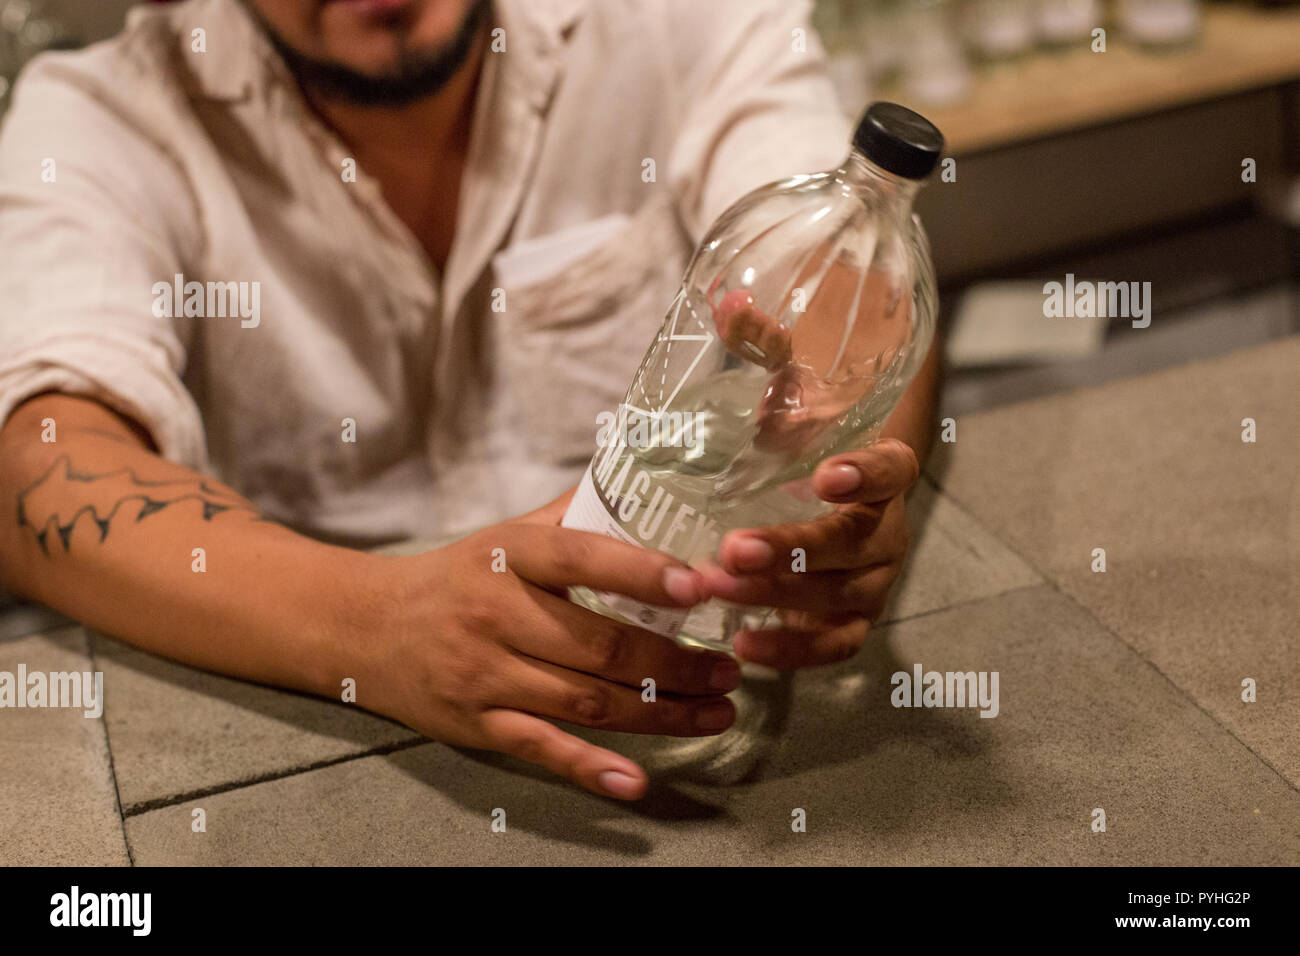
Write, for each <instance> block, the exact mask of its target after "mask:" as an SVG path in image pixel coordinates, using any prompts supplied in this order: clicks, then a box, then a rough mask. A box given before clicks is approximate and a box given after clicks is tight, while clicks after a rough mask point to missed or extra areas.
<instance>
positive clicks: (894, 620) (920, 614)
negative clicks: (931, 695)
mask: <svg viewBox="0 0 1300 956" xmlns="http://www.w3.org/2000/svg"><path fill="white" fill-rule="evenodd" d="M1046 583H1047V581H1046V580H1042V581H1031V582H1030V583H1029V584H1017V585H1016V586H1015V587H1010V588H1006V589H1005V590H1002V591H995V592H993V593H992V594H981V595H978V596H977V597H969V598H963V599H962V600H960V601H954V602H953V603H952V604H945V605H944V606H943V607H934V608H930V609H929V610H928V611H917V612H916V613H915V614H909V615H907V616H906V617H891V618H890V619H889V620H887V621H880V622H878V623H876V624H873V625H871V629H872V630H873V631H875V630H883V629H884V628H887V627H893V626H894V625H895V624H906V623H908V622H910V621H919V620H920V619H921V618H924V617H931V616H932V615H935V614H942V613H944V612H945V611H952V610H956V609H957V608H962V607H966V606H967V605H968V604H979V603H980V602H981V601H989V600H992V599H993V598H1000V597H1006V596H1007V595H1008V594H1016V593H1019V592H1020V591H1030V590H1033V589H1034V588H1041V587H1042V586H1043V585H1045V584H1046Z"/></svg>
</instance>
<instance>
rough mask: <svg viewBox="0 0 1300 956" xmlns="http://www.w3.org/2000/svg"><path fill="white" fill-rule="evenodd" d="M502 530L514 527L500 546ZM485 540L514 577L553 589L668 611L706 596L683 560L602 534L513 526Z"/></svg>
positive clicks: (489, 535) (493, 532)
mask: <svg viewBox="0 0 1300 956" xmlns="http://www.w3.org/2000/svg"><path fill="white" fill-rule="evenodd" d="M501 529H509V539H508V540H502V541H501V542H500V543H495V541H494V539H493V538H492V535H494V534H496V535H500V534H501V533H502V531H501ZM481 541H482V542H483V543H485V544H489V545H491V546H493V547H499V548H502V549H503V550H504V552H505V555H506V561H507V563H508V565H509V568H510V570H512V571H513V572H514V573H515V574H517V575H519V576H520V577H521V578H523V579H524V580H526V581H531V582H532V583H534V584H536V585H539V586H540V587H544V588H549V589H551V590H556V591H558V590H559V589H561V588H566V587H573V586H576V585H582V586H585V587H589V588H593V589H595V590H598V591H614V592H617V593H618V594H624V595H626V596H628V597H630V598H633V599H635V600H638V601H644V602H645V603H647V604H656V605H659V606H663V607H691V606H693V605H695V604H698V603H700V602H701V601H702V600H704V598H705V594H704V589H703V582H702V581H701V580H700V576H699V574H698V572H696V571H694V570H693V569H691V568H690V567H688V566H687V565H685V564H683V563H682V562H681V561H678V560H677V559H676V558H673V557H670V556H669V555H667V554H664V553H663V552H662V551H654V550H651V549H649V548H641V547H638V546H637V545H634V544H628V543H627V542H624V541H617V540H615V539H614V538H608V537H605V536H604V535H601V534H593V533H591V532H589V531H575V530H573V529H571V528H557V527H551V526H548V525H544V524H528V523H519V522H511V523H510V524H508V525H498V526H497V528H495V529H491V531H490V532H484V533H483V535H482V538H481Z"/></svg>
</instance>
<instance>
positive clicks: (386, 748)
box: [122, 737, 434, 820]
mask: <svg viewBox="0 0 1300 956" xmlns="http://www.w3.org/2000/svg"><path fill="white" fill-rule="evenodd" d="M433 742H434V741H432V740H430V739H429V738H428V737H417V738H415V739H414V740H403V741H398V742H397V743H394V744H384V745H383V746H382V747H372V748H371V749H369V750H363V751H360V752H358V753H353V754H344V755H343V756H341V757H330V758H328V759H326V760H318V761H316V762H315V763H309V764H303V765H301V766H297V767H289V768H287V769H285V770H272V771H269V772H267V773H263V774H259V775H257V776H254V777H245V778H244V779H242V780H233V781H230V782H228V783H219V784H216V785H214V786H210V787H200V788H199V789H197V790H186V791H184V792H182V793H175V794H171V795H170V796H166V797H155V798H153V799H151V800H144V801H142V802H140V803H133V804H131V805H130V806H129V807H127V808H126V810H125V811H124V812H123V814H122V816H123V819H124V820H125V818H126V817H135V816H139V815H140V814H142V813H148V812H150V811H152V810H162V809H164V808H166V807H173V806H177V805H179V804H182V803H188V802H189V801H191V800H197V799H200V798H202V797H210V796H213V795H214V794H218V793H228V792H229V791H231V790H242V789H243V788H245V787H251V786H253V785H255V784H259V783H269V782H270V781H273V780H283V779H285V778H286V777H295V776H298V775H299V774H303V773H307V772H308V771H311V770H320V769H322V768H324V767H333V766H335V765H337V764H341V763H348V762H349V761H352V760H360V759H361V758H363V757H382V756H385V755H387V754H391V753H397V752H399V751H402V750H410V749H411V748H412V747H419V746H421V745H422V744H427V743H433Z"/></svg>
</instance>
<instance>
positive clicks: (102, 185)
mask: <svg viewBox="0 0 1300 956" xmlns="http://www.w3.org/2000/svg"><path fill="white" fill-rule="evenodd" d="M65 56H70V55H65V54H54V55H50V56H47V57H45V58H42V59H39V60H37V61H35V62H34V63H32V64H31V65H30V66H29V68H28V71H27V72H26V73H25V74H24V76H23V78H22V79H21V80H20V82H19V84H18V86H17V89H16V90H15V97H14V102H13V106H12V108H11V110H10V113H9V115H8V116H7V117H6V118H5V121H4V126H3V129H2V130H0V250H3V253H2V255H3V260H4V263H3V267H2V268H0V424H2V423H3V422H4V421H5V420H7V419H8V417H9V415H10V414H11V413H12V412H13V410H14V408H15V407H17V406H18V405H19V404H21V403H22V402H23V401H25V400H26V399H28V398H30V397H32V396H33V395H36V394H38V393H40V392H45V391H59V392H64V393H67V394H73V395H78V396H85V397H88V398H93V399H95V400H97V401H99V402H101V403H102V404H104V405H106V406H108V407H110V408H112V409H114V410H115V411H118V412H120V413H122V414H124V415H127V416H130V417H131V418H132V419H134V420H136V421H137V422H139V423H140V424H141V425H143V426H144V427H145V428H146V429H148V431H149V433H150V434H151V436H152V437H153V440H154V443H155V444H156V445H157V447H158V449H159V452H160V453H161V454H162V455H163V456H164V457H166V458H168V459H170V460H172V461H175V462H178V463H181V464H184V465H186V466H189V467H191V468H196V469H203V470H206V468H207V466H208V460H207V455H206V451H205V443H204V434H203V424H202V419H201V417H200V414H199V409H198V407H197V405H196V403H195V401H194V399H193V397H192V396H191V394H190V392H189V391H188V390H187V389H186V387H185V385H184V384H183V382H182V375H183V373H184V369H185V360H186V350H185V345H184V342H185V334H186V330H185V328H184V327H182V326H181V325H180V324H179V323H182V322H184V321H185V320H183V319H173V318H171V317H169V316H168V315H163V316H158V315H155V310H154V308H153V303H154V298H155V296H154V291H153V290H154V288H155V286H156V285H157V284H158V283H166V284H168V285H171V283H172V280H173V277H174V276H175V275H176V274H177V273H182V272H183V271H184V260H185V258H186V247H187V246H188V245H190V244H192V243H193V242H194V241H195V239H194V235H193V230H194V227H195V224H196V222H197V216H196V215H195V212H194V204H193V202H192V199H191V197H190V195H189V192H188V190H187V188H186V186H185V182H184V178H183V176H182V175H181V172H180V169H179V167H178V164H177V162H176V161H175V158H174V157H172V156H170V155H169V154H168V150H167V144H166V143H164V142H157V141H155V140H151V139H150V138H149V137H148V136H146V135H144V134H143V133H142V132H140V131H139V129H138V127H137V126H136V125H135V124H133V122H132V120H131V116H130V110H129V109H124V108H122V104H121V103H119V102H117V101H116V100H115V98H114V96H113V95H110V91H107V90H105V89H103V88H99V87H97V86H96V85H95V84H94V83H93V81H90V80H88V79H87V78H86V77H85V76H84V74H82V73H81V72H79V71H78V70H76V69H75V68H73V67H72V66H71V65H70V63H71V62H74V61H69V60H64V59H62V58H63V57H65ZM158 311H163V310H158Z"/></svg>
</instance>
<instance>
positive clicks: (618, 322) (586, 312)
mask: <svg viewBox="0 0 1300 956" xmlns="http://www.w3.org/2000/svg"><path fill="white" fill-rule="evenodd" d="M687 251H688V250H687V242H686V238H685V234H684V232H683V230H682V227H681V224H680V222H679V220H678V218H677V215H676V211H675V208H674V206H673V203H672V202H671V200H670V199H669V198H668V197H667V196H658V197H656V198H654V199H652V200H650V201H649V202H647V203H645V204H644V205H643V206H642V207H641V209H640V210H638V211H637V213H636V214H635V215H633V216H632V217H631V219H630V220H629V222H628V223H627V225H626V226H625V227H624V228H623V229H622V230H621V231H620V232H619V233H618V234H616V235H614V236H613V237H612V238H610V239H608V240H606V241H605V242H603V243H602V244H600V245H599V246H597V247H596V248H595V249H594V250H591V251H590V252H589V253H588V254H587V255H585V256H583V257H582V258H581V259H580V260H578V261H577V262H574V263H572V264H570V265H568V266H566V267H564V268H562V269H561V270H560V271H559V272H557V273H556V274H554V275H551V276H548V277H546V278H544V279H542V280H540V281H537V282H532V283H530V284H528V285H525V286H523V287H521V288H509V287H505V310H504V312H503V313H502V319H503V322H502V326H501V327H502V332H503V334H502V335H501V336H500V338H499V340H498V341H499V344H500V352H499V355H500V357H501V369H502V371H503V372H504V376H503V379H502V382H503V385H504V388H505V391H506V392H507V393H508V398H507V401H508V405H507V407H508V408H509V409H510V414H511V418H512V420H513V421H514V422H515V423H516V425H517V427H518V437H519V441H520V443H521V445H522V446H523V447H524V448H525V449H526V450H527V452H528V454H529V456H530V457H532V458H533V459H534V460H541V461H544V462H548V463H551V464H554V465H558V466H562V467H577V466H580V465H583V464H585V463H586V462H587V461H588V460H589V459H590V458H591V456H592V454H593V453H594V452H595V450H596V432H597V430H598V423H597V420H596V417H597V415H599V414H600V413H601V412H602V411H613V410H614V409H616V408H617V407H618V404H619V402H621V401H622V400H623V397H624V395H625V394H626V393H627V389H628V386H629V385H630V384H631V382H632V376H633V374H634V373H635V372H636V370H637V367H638V366H639V365H640V363H641V359H642V358H643V356H644V355H645V352H646V350H647V349H648V348H649V346H650V344H651V342H652V341H653V339H654V336H655V333H656V331H657V330H658V329H659V326H660V324H661V323H662V320H663V316H664V312H665V310H666V309H667V308H668V306H669V304H670V303H671V301H672V298H673V294H674V293H675V292H676V290H677V286H678V285H679V283H680V281H681V275H682V268H683V266H684V264H685V260H686V253H687Z"/></svg>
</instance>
